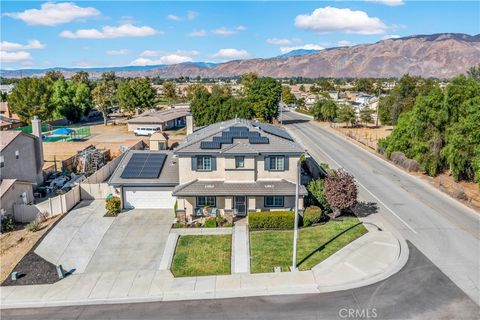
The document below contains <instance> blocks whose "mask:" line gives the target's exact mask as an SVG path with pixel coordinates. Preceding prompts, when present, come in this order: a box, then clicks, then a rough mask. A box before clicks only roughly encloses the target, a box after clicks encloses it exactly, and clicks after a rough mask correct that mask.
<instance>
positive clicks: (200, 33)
mask: <svg viewBox="0 0 480 320" xmlns="http://www.w3.org/2000/svg"><path fill="white" fill-rule="evenodd" d="M206 35H207V31H206V30H203V29H202V30H193V31H192V32H190V33H189V34H188V36H190V37H205V36H206Z"/></svg>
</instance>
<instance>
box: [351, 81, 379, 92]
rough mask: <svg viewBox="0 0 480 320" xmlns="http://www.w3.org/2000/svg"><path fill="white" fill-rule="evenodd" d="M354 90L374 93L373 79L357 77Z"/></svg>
mask: <svg viewBox="0 0 480 320" xmlns="http://www.w3.org/2000/svg"><path fill="white" fill-rule="evenodd" d="M355 91H359V92H365V93H374V91H375V86H374V81H373V79H369V78H359V79H357V80H355Z"/></svg>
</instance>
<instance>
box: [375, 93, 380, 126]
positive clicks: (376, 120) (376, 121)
mask: <svg viewBox="0 0 480 320" xmlns="http://www.w3.org/2000/svg"><path fill="white" fill-rule="evenodd" d="M380 90H381V86H380V87H379V88H378V102H377V117H376V119H375V128H378V108H379V107H380Z"/></svg>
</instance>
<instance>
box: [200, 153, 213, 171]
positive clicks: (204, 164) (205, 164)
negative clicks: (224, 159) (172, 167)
mask: <svg viewBox="0 0 480 320" xmlns="http://www.w3.org/2000/svg"><path fill="white" fill-rule="evenodd" d="M197 170H198V171H212V157H211V156H197Z"/></svg>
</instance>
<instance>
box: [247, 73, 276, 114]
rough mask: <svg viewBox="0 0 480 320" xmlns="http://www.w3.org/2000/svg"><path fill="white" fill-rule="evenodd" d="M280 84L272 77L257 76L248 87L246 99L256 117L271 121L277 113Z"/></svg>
mask: <svg viewBox="0 0 480 320" xmlns="http://www.w3.org/2000/svg"><path fill="white" fill-rule="evenodd" d="M281 91H282V86H281V84H280V82H278V81H277V80H275V79H273V78H258V79H257V80H256V81H255V82H254V83H253V85H251V87H250V88H249V89H248V95H247V97H246V99H247V100H248V101H249V102H250V103H251V104H252V108H253V111H254V112H255V116H256V117H257V118H260V119H263V120H265V121H268V122H271V121H272V119H274V118H276V117H277V115H278V103H279V102H280V95H281Z"/></svg>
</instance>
